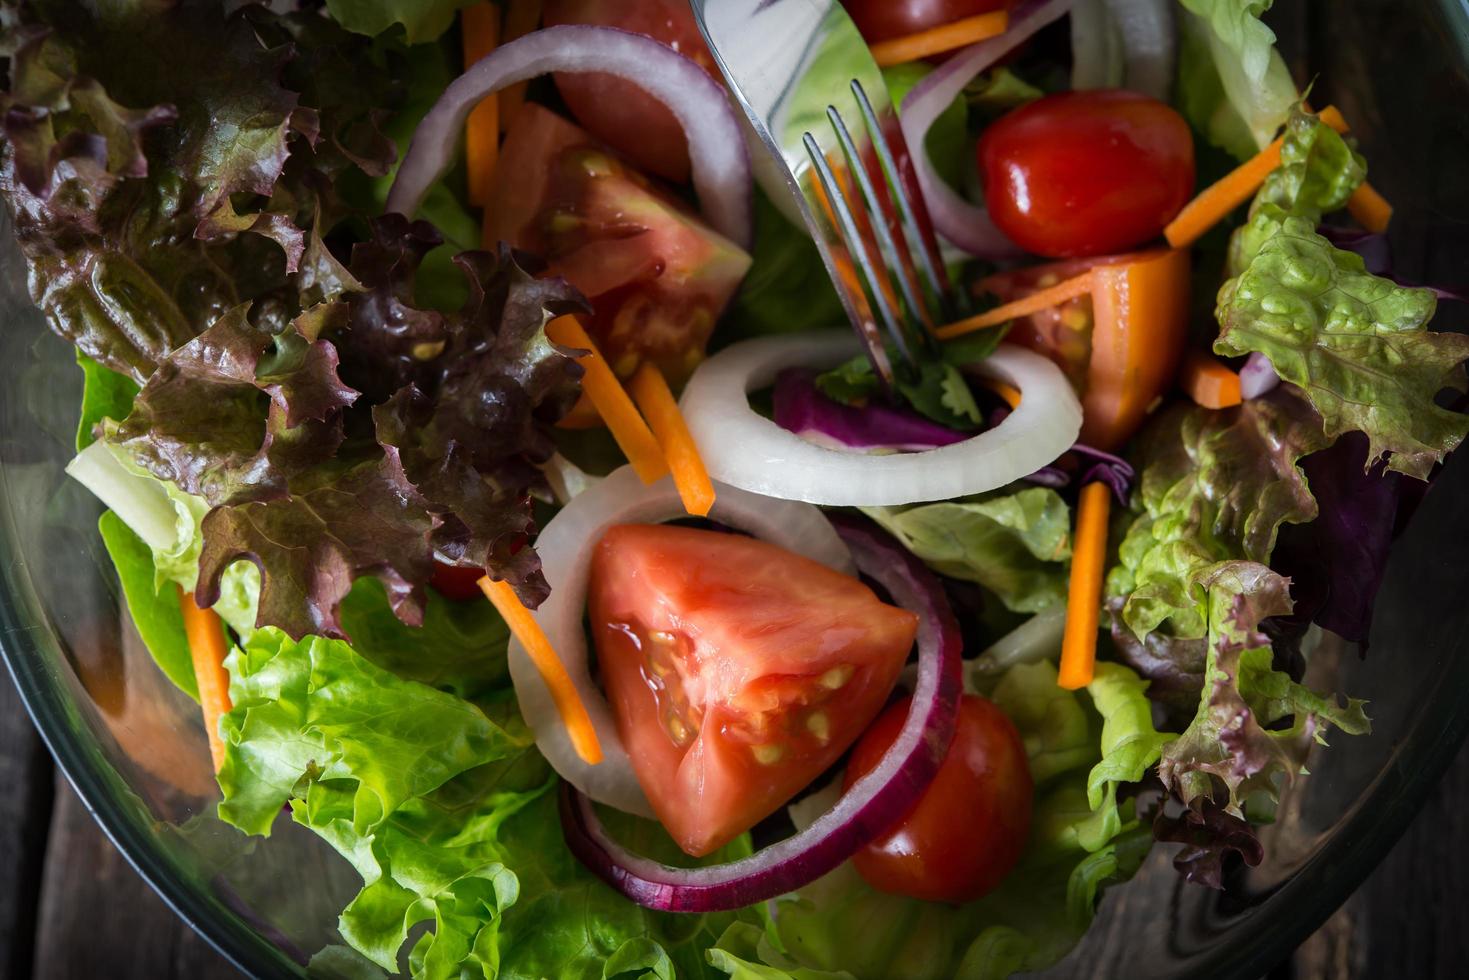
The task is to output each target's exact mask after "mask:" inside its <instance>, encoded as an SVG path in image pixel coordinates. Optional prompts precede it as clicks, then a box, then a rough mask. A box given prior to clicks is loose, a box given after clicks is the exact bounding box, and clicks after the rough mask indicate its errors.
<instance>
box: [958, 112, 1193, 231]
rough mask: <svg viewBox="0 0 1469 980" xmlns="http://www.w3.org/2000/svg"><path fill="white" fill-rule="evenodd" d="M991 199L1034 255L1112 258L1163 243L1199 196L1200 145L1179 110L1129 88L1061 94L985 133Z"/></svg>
mask: <svg viewBox="0 0 1469 980" xmlns="http://www.w3.org/2000/svg"><path fill="white" fill-rule="evenodd" d="M978 154H979V167H980V173H981V175H982V176H983V177H984V200H985V206H986V207H987V208H988V209H989V213H990V216H991V217H992V218H993V219H994V221H995V224H996V225H997V226H999V229H1000V230H1001V231H1003V232H1004V233H1005V234H1006V235H1007V236H1009V238H1010V239H1011V240H1012V241H1014V242H1015V244H1017V245H1019V246H1020V247H1021V248H1023V249H1025V250H1026V251H1028V252H1034V253H1035V254H1037V255H1048V256H1051V257H1052V258H1072V257H1080V256H1088V255H1106V254H1108V253H1110V252H1119V251H1122V250H1123V249H1128V248H1136V247H1138V246H1139V245H1142V244H1144V243H1146V242H1147V241H1149V240H1150V239H1153V238H1156V237H1158V235H1159V234H1160V233H1161V232H1162V231H1163V228H1164V226H1165V225H1167V224H1168V222H1169V221H1171V220H1172V219H1173V216H1174V215H1176V214H1177V213H1178V212H1179V209H1181V208H1182V207H1183V206H1184V205H1185V204H1187V203H1188V201H1189V198H1190V197H1192V196H1193V191H1194V140H1193V134H1192V133H1190V131H1189V128H1188V123H1187V122H1185V121H1184V118H1183V117H1182V116H1180V115H1179V114H1178V113H1177V112H1176V111H1175V110H1174V109H1173V108H1172V107H1171V106H1169V105H1167V104H1165V103H1163V102H1159V101H1158V100H1157V99H1150V98H1148V97H1147V96H1145V95H1139V94H1137V93H1136V92H1126V91H1122V90H1120V89H1110V90H1101V91H1093V92H1060V93H1057V94H1055V95H1048V96H1046V97H1045V98H1043V99H1037V100H1036V101H1035V102H1031V103H1029V104H1027V105H1023V106H1021V107H1020V108H1018V109H1015V110H1014V111H1012V112H1010V113H1007V114H1006V115H1005V116H1003V117H1001V118H1000V119H999V120H997V121H996V122H994V123H993V124H992V125H991V126H990V127H989V128H988V129H986V130H985V131H984V134H983V135H982V136H981V137H980V140H979V146H978Z"/></svg>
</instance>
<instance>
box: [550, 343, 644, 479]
mask: <svg viewBox="0 0 1469 980" xmlns="http://www.w3.org/2000/svg"><path fill="white" fill-rule="evenodd" d="M546 336H548V337H550V338H551V340H553V341H554V342H556V343H558V344H560V345H561V346H563V347H571V348H578V349H580V350H584V351H586V352H587V353H585V354H583V355H581V357H580V358H579V359H578V363H580V364H581V366H582V369H583V370H584V371H585V372H586V373H585V374H584V375H583V376H582V392H583V393H584V394H585V395H586V397H587V399H588V400H589V401H590V402H591V403H592V404H593V405H594V406H595V407H596V409H597V414H599V415H601V416H602V421H603V422H605V423H606V424H607V428H608V430H609V431H610V432H611V433H612V438H613V439H616V440H617V445H618V447H619V448H621V449H622V452H623V455H625V456H626V457H627V461H628V462H629V463H631V464H632V466H633V469H635V470H637V473H638V476H639V478H641V479H642V481H643V482H644V483H652V482H653V481H655V480H657V479H658V478H659V477H661V476H663V475H664V474H665V473H667V472H668V458H667V457H666V456H665V455H664V453H663V449H662V447H660V446H659V444H658V440H657V439H656V438H655V437H654V436H653V432H652V430H651V429H649V428H648V423H647V422H645V421H643V417H642V416H641V415H639V414H638V410H637V407H636V406H635V405H634V404H633V401H632V399H631V398H629V397H628V394H627V391H626V390H625V389H624V388H623V387H622V384H621V382H619V381H618V380H617V376H616V375H614V374H613V373H612V369H611V368H610V367H608V366H607V361H606V359H605V358H603V357H602V355H601V354H600V353H599V352H598V351H597V345H596V344H594V343H592V338H591V337H589V336H588V335H587V331H586V328H585V327H583V326H582V325H581V321H580V320H578V319H577V318H576V317H574V316H563V317H558V318H556V319H555V320H552V321H551V322H550V323H548V324H546Z"/></svg>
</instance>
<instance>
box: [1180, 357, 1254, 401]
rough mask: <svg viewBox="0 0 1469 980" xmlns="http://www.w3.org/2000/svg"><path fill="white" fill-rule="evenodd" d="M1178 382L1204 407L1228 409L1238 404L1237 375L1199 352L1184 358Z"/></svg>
mask: <svg viewBox="0 0 1469 980" xmlns="http://www.w3.org/2000/svg"><path fill="white" fill-rule="evenodd" d="M1178 383H1179V385H1180V386H1182V388H1183V390H1184V391H1185V392H1187V394H1188V396H1189V397H1190V398H1192V399H1193V400H1194V404H1195V405H1201V406H1203V407H1204V408H1232V407H1234V406H1235V405H1238V404H1239V403H1240V401H1241V396H1240V386H1239V375H1238V374H1236V373H1235V372H1233V371H1231V370H1230V369H1229V368H1227V367H1225V366H1224V365H1223V364H1221V363H1219V361H1217V360H1216V359H1214V358H1213V357H1211V356H1209V355H1208V354H1206V353H1204V352H1203V351H1201V350H1191V351H1189V352H1188V353H1187V354H1185V355H1184V358H1183V368H1182V370H1181V371H1179V375H1178Z"/></svg>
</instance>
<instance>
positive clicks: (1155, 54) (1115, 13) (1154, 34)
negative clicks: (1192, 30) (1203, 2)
mask: <svg viewBox="0 0 1469 980" xmlns="http://www.w3.org/2000/svg"><path fill="white" fill-rule="evenodd" d="M1176 37H1177V34H1176V27H1175V25H1174V22H1173V0H1076V6H1075V7H1074V8H1073V9H1072V11H1071V87H1072V88H1074V89H1097V88H1119V87H1125V88H1128V89H1130V90H1132V91H1134V92H1141V93H1142V94H1143V95H1149V96H1152V97H1153V98H1155V99H1162V100H1166V99H1167V98H1168V94H1169V92H1170V91H1171V90H1172V88H1173V65H1174V55H1175V39H1176Z"/></svg>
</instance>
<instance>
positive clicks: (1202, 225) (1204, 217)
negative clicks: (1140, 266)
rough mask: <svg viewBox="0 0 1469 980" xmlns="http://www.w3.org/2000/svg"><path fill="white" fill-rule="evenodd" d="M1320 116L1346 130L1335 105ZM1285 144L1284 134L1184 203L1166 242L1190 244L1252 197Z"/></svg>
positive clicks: (1168, 229)
mask: <svg viewBox="0 0 1469 980" xmlns="http://www.w3.org/2000/svg"><path fill="white" fill-rule="evenodd" d="M1320 116H1321V121H1322V122H1324V123H1326V125H1328V126H1330V127H1331V128H1332V129H1334V130H1336V131H1337V132H1339V133H1341V132H1345V131H1346V129H1347V121H1346V120H1345V119H1343V118H1342V114H1341V113H1340V112H1339V111H1337V108H1336V106H1330V105H1329V106H1327V107H1326V108H1325V109H1322V110H1321V113H1320ZM1284 143H1285V139H1284V137H1281V138H1278V139H1276V140H1275V141H1274V142H1273V143H1271V144H1270V145H1269V146H1267V147H1265V149H1263V150H1261V151H1260V152H1259V153H1257V154H1255V155H1254V156H1253V157H1251V158H1250V159H1248V160H1246V161H1245V162H1244V163H1242V164H1240V165H1239V166H1238V167H1235V168H1234V169H1233V170H1231V171H1230V172H1229V173H1227V174H1225V175H1224V176H1223V177H1221V178H1220V179H1219V180H1218V181H1216V182H1215V183H1213V184H1210V185H1209V186H1208V187H1206V188H1204V189H1203V190H1202V191H1200V192H1199V194H1198V195H1197V196H1196V197H1195V198H1194V199H1193V200H1192V201H1189V202H1188V203H1187V204H1185V205H1184V206H1183V210H1182V211H1179V212H1178V214H1177V215H1176V216H1175V217H1174V219H1173V220H1172V221H1170V222H1169V223H1168V227H1166V228H1164V229H1163V236H1164V237H1165V238H1167V239H1168V244H1169V245H1172V246H1173V247H1174V248H1185V247H1187V246H1189V245H1192V244H1193V243H1194V242H1196V241H1198V240H1199V238H1201V237H1202V236H1203V234H1204V232H1206V231H1208V230H1209V229H1210V228H1213V227H1214V226H1215V225H1217V224H1218V223H1219V222H1220V221H1222V220H1224V216H1225V215H1227V214H1229V212H1231V211H1233V210H1234V209H1235V208H1237V207H1239V206H1240V205H1241V204H1243V203H1245V202H1246V201H1248V200H1249V199H1250V198H1251V197H1253V196H1254V195H1255V192H1256V191H1258V190H1259V189H1260V185H1261V184H1263V183H1265V178H1266V177H1268V176H1270V171H1272V170H1274V169H1275V168H1276V167H1278V166H1280V148H1281V146H1282V145H1283V144H1284Z"/></svg>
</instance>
